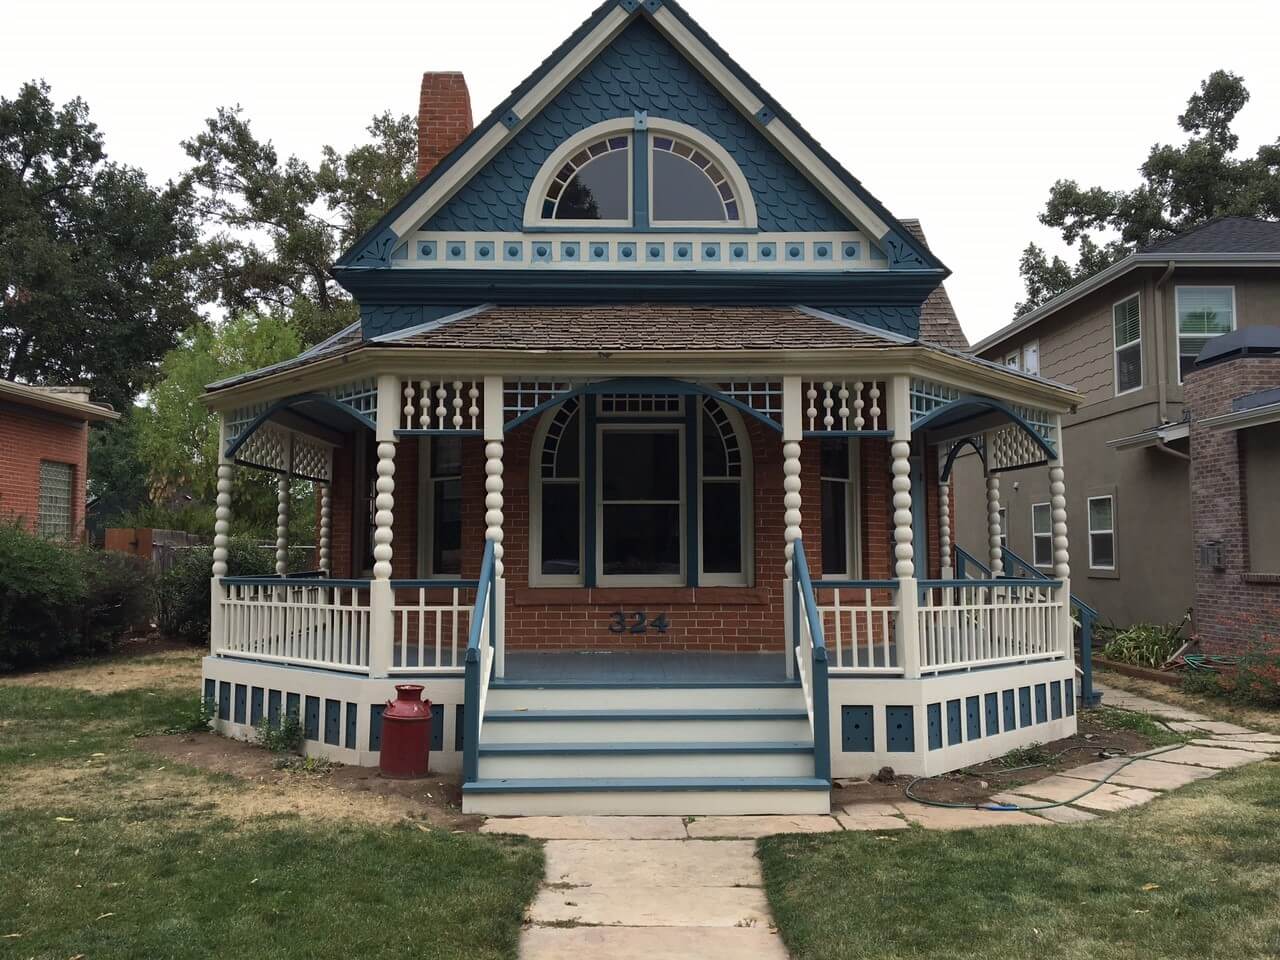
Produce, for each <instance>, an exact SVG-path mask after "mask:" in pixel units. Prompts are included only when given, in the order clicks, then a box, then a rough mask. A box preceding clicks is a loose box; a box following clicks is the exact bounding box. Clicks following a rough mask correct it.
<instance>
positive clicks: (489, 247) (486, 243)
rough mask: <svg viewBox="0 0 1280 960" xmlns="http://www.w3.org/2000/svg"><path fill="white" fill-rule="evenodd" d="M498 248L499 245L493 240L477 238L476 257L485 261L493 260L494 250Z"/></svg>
mask: <svg viewBox="0 0 1280 960" xmlns="http://www.w3.org/2000/svg"><path fill="white" fill-rule="evenodd" d="M496 249H497V245H496V244H495V243H494V242H493V241H492V240H477V241H476V259H477V260H481V261H484V262H492V260H493V258H494V251H495V250H496Z"/></svg>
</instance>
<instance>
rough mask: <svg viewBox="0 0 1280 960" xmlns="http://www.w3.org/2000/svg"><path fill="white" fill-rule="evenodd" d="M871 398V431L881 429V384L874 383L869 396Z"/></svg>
mask: <svg viewBox="0 0 1280 960" xmlns="http://www.w3.org/2000/svg"><path fill="white" fill-rule="evenodd" d="M867 395H868V396H869V397H870V398H871V409H870V411H868V412H869V413H870V414H871V429H872V430H879V429H880V384H878V383H872V384H871V390H870V391H869V392H868V394H867Z"/></svg>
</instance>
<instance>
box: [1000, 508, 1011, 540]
mask: <svg viewBox="0 0 1280 960" xmlns="http://www.w3.org/2000/svg"><path fill="white" fill-rule="evenodd" d="M1000 549H1001V550H1008V549H1009V510H1008V508H1007V507H1001V508H1000Z"/></svg>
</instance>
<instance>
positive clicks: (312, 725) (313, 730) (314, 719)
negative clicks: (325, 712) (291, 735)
mask: <svg viewBox="0 0 1280 960" xmlns="http://www.w3.org/2000/svg"><path fill="white" fill-rule="evenodd" d="M302 735H303V736H304V737H306V738H307V739H308V740H319V739H320V698H319V697H307V706H306V711H305V712H304V714H303V717H302Z"/></svg>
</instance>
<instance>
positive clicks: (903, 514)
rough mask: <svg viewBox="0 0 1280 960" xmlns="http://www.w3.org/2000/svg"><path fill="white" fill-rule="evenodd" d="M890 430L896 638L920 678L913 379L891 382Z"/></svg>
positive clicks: (902, 660)
mask: <svg viewBox="0 0 1280 960" xmlns="http://www.w3.org/2000/svg"><path fill="white" fill-rule="evenodd" d="M889 428H890V429H891V430H892V431H893V445H892V446H891V447H890V448H889V452H890V454H891V456H892V457H893V465H892V470H893V544H894V546H893V557H894V566H893V573H894V577H895V578H896V579H897V581H898V617H897V620H896V621H895V622H894V639H895V643H896V646H897V648H898V663H899V664H901V666H902V672H903V676H905V677H908V678H915V677H919V676H920V641H919V636H920V624H919V620H920V617H919V608H920V595H919V593H918V592H917V591H918V589H919V587H918V583H917V581H916V566H915V548H914V545H913V542H914V540H913V531H912V529H911V379H910V378H909V377H906V376H897V377H893V378H892V379H891V380H890V381H889Z"/></svg>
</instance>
